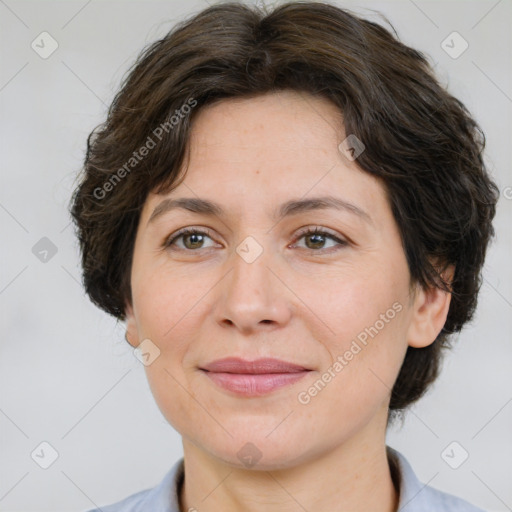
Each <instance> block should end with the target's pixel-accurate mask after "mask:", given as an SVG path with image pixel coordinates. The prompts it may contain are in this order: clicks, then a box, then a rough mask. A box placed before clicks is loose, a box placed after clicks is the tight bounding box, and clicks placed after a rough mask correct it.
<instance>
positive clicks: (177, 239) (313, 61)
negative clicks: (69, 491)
mask: <svg viewBox="0 0 512 512" xmlns="http://www.w3.org/2000/svg"><path fill="white" fill-rule="evenodd" d="M483 147H484V137H483V134H482V133H481V130H480V129H479V127H478V125H477V124H476V122H475V121H474V120H473V119H472V117H471V116H470V114H469V112H468V111H467V110H466V108H465V106H464V105H463V104H462V103H461V102H460V101H459V100H457V99H456V98H454V97H452V96H451V95H450V94H449V93H448V92H447V91H446V90H444V89H443V88H442V87H441V86H440V85H439V83H438V82H437V81H436V79H435V77H434V75H433V73H432V70H431V69H430V67H429V65H428V63H427V61H426V60H425V58H424V57H423V55H422V54H421V53H419V52H417V51H416V50H413V49H411V48H409V47H407V46H405V45H403V44H402V43H400V42H399V41H398V40H397V39H396V38H395V37H394V36H392V35H391V34H390V32H388V31H387V30H385V29H384V28H382V27H381V26H379V25H377V24H375V23H372V22H370V21H366V20H364V19H360V18H358V17H356V16H354V15H352V14H351V13H349V12H347V11H345V10H342V9H339V8H336V7H334V6H331V5H327V4H323V3H297V2H291V3H288V4H284V5H281V6H280V7H278V8H276V9H275V10H273V12H270V13H268V14H264V13H262V12H260V11H259V10H257V9H254V8H253V9H251V8H249V7H246V6H244V5H242V4H236V3H230V4H222V5H218V6H215V7H210V8H208V9H206V10H204V11H203V12H200V13H199V14H197V15H196V16H194V17H192V18H191V19H189V20H187V21H186V22H183V23H182V24H180V25H179V26H177V27H176V28H175V29H174V30H173V31H171V33H169V34H168V35H167V36H166V37H164V38H163V39H162V40H160V41H157V42H156V43H154V44H152V45H151V46H149V47H148V48H147V49H145V51H144V52H143V53H142V54H141V55H140V56H139V58H138V60H137V62H136V64H135V66H134V67H133V68H132V70H131V72H130V74H129V76H128V78H127V80H126V81H125V83H124V84H123V87H122V89H121V91H120V92H119V93H118V95H117V96H116V98H115V100H114V102H113V104H112V106H111V108H110V111H109V115H108V119H107V120H106V122H105V123H104V124H103V125H102V126H101V127H100V128H99V129H98V130H96V131H95V132H93V134H91V136H90V137H89V141H88V151H87V156H86V161H85V166H84V171H83V175H82V180H81V183H80V185H79V187H78V188H77V190H76V192H75V195H74V198H73V204H72V215H73V217H74V220H75V223H76V225H77V228H78V236H79V240H80V244H81V250H82V263H83V276H84V283H85V287H86V290H87V293H88V294H89V296H90V297H91V300H92V301H93V302H94V303H95V304H97V305H98V306H100V307H101V308H103V309H104V310H105V311H106V312H108V313H110V314H112V315H114V316H115V317H116V318H118V319H120V320H123V321H125V322H126V339H127V341H128V343H130V344H131V345H132V346H133V347H134V349H136V354H137V355H138V357H139V358H140V360H141V362H143V364H144V365H145V369H146V373H147V377H148V380H149V383H150V387H151V390H152V393H153V395H154V398H155V400H156V402H157V404H158V406H159V408H160V410H161V411H162V414H163V415H164V416H165V418H166V419H167V420H168V421H169V423H170V424H171V425H172V426H173V427H174V428H175V429H176V430H177V431H178V432H179V433H180V434H181V435H182V438H183V450H184V457H183V458H182V459H180V460H179V461H177V462H176V463H175V464H174V466H173V467H172V468H171V470H170V471H169V472H168V474H167V475H166V476H165V478H164V479H163V480H162V482H161V483H160V484H159V485H158V486H156V487H155V488H153V489H150V490H146V491H141V492H139V493H137V494H135V495H133V496H130V497H128V498H126V499H125V500H123V501H121V502H119V503H117V504H114V505H111V506H110V507H102V510H104V511H105V512H113V511H142V510H147V511H149V510H151V511H165V512H171V511H172V512H176V511H181V512H183V511H194V510H197V511H200V512H203V511H218V510H222V511H235V510H244V511H261V510H265V511H274V510H276V511H277V510H279V511H288V510H289V511H296V510H309V511H313V510H328V511H369V510H372V511H382V512H392V511H396V510H400V511H402V510H403V511H410V512H419V511H425V510H429V511H430V510H436V511H444V510H446V511H448V510H450V511H453V510H457V511H477V510H480V509H478V508H476V507H474V506H472V505H470V504H469V503H468V502H466V501H464V500H462V499H461V498H457V497H455V496H452V495H449V494H446V493H443V492H440V491H437V490H435V489H434V488H432V487H430V486H425V485H423V484H422V483H420V482H419V481H418V479H417V477H416V476H415V474H414V472H413V470H412V468H411V466H410V465H409V463H408V462H407V460H406V458H405V457H404V456H403V455H402V454H400V453H399V452H397V451H396V450H393V449H392V448H390V447H387V446H386V442H385V435H386V427H387V425H388V424H390V422H392V421H393V419H394V418H395V417H396V416H397V415H398V414H399V413H400V412H403V411H405V410H406V409H407V407H409V406H410V405H411V404H412V403H414V402H415V401H417V400H418V399H419V398H420V397H421V396H422V395H423V394H424V392H425V391H426V390H427V389H428V387H429V386H430V385H431V384H432V382H433V381H434V380H435V378H436V377H437V374H438V370H439V365H440V361H441V356H442V349H443V348H446V347H448V346H449V341H450V335H451V334H452V333H456V332H459V331H460V329H461V328H462V327H463V325H464V324H465V323H466V322H468V321H469V320H470V319H471V318H472V315H473V312H474V310H475V307H476V302H477V294H478V290H479V287H480V282H481V269H482V266H483V263H484V258H485V254H486V249H487V246H488V243H489V241H490V240H491V238H492V236H493V235H494V231H493V227H492V224H491V222H492V219H493V217H494V215H495V205H496V202H497V198H498V191H497V187H496V185H495V184H494V183H493V181H492V180H491V178H490V177H489V175H488V173H487V170H486V168H485V165H484V163H483V160H482V151H483Z"/></svg>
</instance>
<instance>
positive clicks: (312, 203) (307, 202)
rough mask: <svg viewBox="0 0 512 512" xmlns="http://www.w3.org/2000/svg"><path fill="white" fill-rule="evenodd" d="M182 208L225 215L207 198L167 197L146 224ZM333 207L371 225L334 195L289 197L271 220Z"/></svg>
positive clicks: (355, 208) (357, 209)
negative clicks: (304, 197) (305, 197)
mask: <svg viewBox="0 0 512 512" xmlns="http://www.w3.org/2000/svg"><path fill="white" fill-rule="evenodd" d="M175 209H183V210H187V211H189V212H192V213H198V214H202V215H208V216H212V217H213V216H218V217H223V216H225V212H224V210H223V209H222V207H221V206H220V205H219V204H217V203H215V202H213V201H210V200H208V199H202V198H198V197H180V198H176V199H174V198H168V199H165V200H163V201H162V202H161V203H159V204H158V205H157V206H156V207H155V209H154V210H153V213H152V214H151V216H150V217H149V220H148V222H147V223H148V224H149V223H151V222H153V221H154V220H155V219H156V218H158V217H160V216H161V215H163V214H164V213H167V212H169V211H171V210H175ZM326 209H335V210H340V211H346V212H349V213H352V214H354V215H356V216H358V217H359V218H361V219H362V220H364V221H366V222H367V223H369V224H372V225H373V220H372V218H371V217H370V215H369V214H368V213H367V212H365V211H364V210H363V209H361V208H360V207H359V206H356V205H355V204H352V203H350V202H348V201H345V200H344V199H340V198H338V197H334V196H322V197H312V198H308V199H291V200H290V201H287V202H286V203H283V204H282V205H281V206H280V207H279V208H278V209H277V210H276V211H275V212H274V214H273V220H281V219H283V218H284V217H289V216H292V215H298V214H299V213H305V212H310V211H314V210H326Z"/></svg>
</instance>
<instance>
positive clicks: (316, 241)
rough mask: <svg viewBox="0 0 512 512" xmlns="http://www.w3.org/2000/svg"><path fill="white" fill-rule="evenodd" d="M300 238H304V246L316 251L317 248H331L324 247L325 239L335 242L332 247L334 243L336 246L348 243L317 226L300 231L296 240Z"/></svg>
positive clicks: (317, 250)
mask: <svg viewBox="0 0 512 512" xmlns="http://www.w3.org/2000/svg"><path fill="white" fill-rule="evenodd" d="M302 238H304V240H305V245H306V247H305V248H306V249H309V250H312V251H316V252H319V250H322V249H332V248H333V246H331V247H325V244H326V243H327V242H326V241H327V240H332V241H334V242H336V244H335V245H334V247H336V245H337V246H345V245H348V243H347V242H346V241H345V240H341V239H340V238H338V237H337V236H335V235H333V234H331V233H329V232H328V231H323V230H321V229H318V228H314V229H312V228H309V229H307V230H305V231H303V232H302V233H300V235H299V237H298V238H297V240H301V239H302Z"/></svg>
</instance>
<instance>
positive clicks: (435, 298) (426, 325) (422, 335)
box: [407, 265, 454, 348]
mask: <svg viewBox="0 0 512 512" xmlns="http://www.w3.org/2000/svg"><path fill="white" fill-rule="evenodd" d="M453 274H454V267H453V265H450V266H449V267H448V268H447V269H446V270H445V271H444V272H443V274H442V276H443V278H444V279H445V280H446V281H447V282H448V283H451V282H452V279H453ZM451 297H452V296H451V293H450V292H447V291H445V290H443V289H441V288H437V287H433V288H429V289H427V290H425V289H423V288H421V287H420V286H419V285H418V290H417V293H416V298H415V300H414V306H413V317H412V320H411V324H410V325H409V330H408V336H407V341H408V344H409V346H411V347H414V348H423V347H427V346H428V345H431V344H432V343H433V342H434V341H435V339H436V338H437V336H438V335H439V333H440V332H441V329H442V328H443V326H444V324H445V322H446V318H447V316H448V311H449V309H450V301H451Z"/></svg>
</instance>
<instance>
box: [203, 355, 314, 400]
mask: <svg viewBox="0 0 512 512" xmlns="http://www.w3.org/2000/svg"><path fill="white" fill-rule="evenodd" d="M200 370H201V371H202V372H203V373H204V374H205V375H206V376H207V377H208V378H209V379H210V380H211V381H213V382H214V383H215V384H216V385H217V386H219V387H221V388H222V389H225V390H227V391H230V392H232V393H235V394H236V395H241V396H246V397H250V396H261V395H265V394H267V393H271V392H272V391H275V390H277V389H279V388H282V387H284V386H288V385H291V384H294V383H295V382H297V381H298V380H300V379H302V378H303V377H305V376H306V375H307V374H308V373H309V372H310V371H311V369H309V368H305V367H303V366H301V365H297V364H295V363H290V362H287V361H282V360H280V359H272V358H264V359H257V360H255V361H247V360H244V359H240V358H232V357H230V358H226V359H219V360H217V361H213V362H212V363H209V364H207V365H205V366H203V367H201V368H200Z"/></svg>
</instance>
